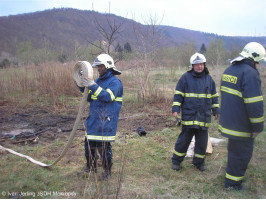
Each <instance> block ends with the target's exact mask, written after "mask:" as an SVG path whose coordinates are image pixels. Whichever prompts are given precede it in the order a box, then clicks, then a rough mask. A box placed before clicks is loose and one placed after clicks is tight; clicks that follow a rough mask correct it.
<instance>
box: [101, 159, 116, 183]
mask: <svg viewBox="0 0 266 200" xmlns="http://www.w3.org/2000/svg"><path fill="white" fill-rule="evenodd" d="M112 166H113V163H107V165H106V166H104V167H103V173H102V177H101V178H100V180H101V181H107V180H108V179H109V178H110V177H111V174H112Z"/></svg>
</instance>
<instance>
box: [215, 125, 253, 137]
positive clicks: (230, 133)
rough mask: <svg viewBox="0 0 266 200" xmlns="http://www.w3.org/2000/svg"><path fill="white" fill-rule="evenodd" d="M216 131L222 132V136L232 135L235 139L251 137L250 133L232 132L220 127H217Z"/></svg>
mask: <svg viewBox="0 0 266 200" xmlns="http://www.w3.org/2000/svg"><path fill="white" fill-rule="evenodd" d="M218 129H219V130H220V131H221V132H223V133H224V134H227V135H232V136H236V137H250V136H251V133H247V132H240V131H234V130H230V129H226V128H224V127H222V126H221V125H219V126H218Z"/></svg>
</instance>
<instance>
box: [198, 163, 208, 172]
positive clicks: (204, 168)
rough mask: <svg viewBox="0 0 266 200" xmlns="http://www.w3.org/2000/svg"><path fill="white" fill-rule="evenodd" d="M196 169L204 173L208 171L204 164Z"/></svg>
mask: <svg viewBox="0 0 266 200" xmlns="http://www.w3.org/2000/svg"><path fill="white" fill-rule="evenodd" d="M196 167H197V169H198V170H200V171H202V172H204V171H205V170H206V167H205V165H204V164H202V165H199V166H196Z"/></svg>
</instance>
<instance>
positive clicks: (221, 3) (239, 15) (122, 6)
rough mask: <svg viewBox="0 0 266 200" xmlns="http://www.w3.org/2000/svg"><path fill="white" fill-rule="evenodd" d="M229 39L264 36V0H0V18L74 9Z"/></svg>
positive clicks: (265, 4) (265, 0) (265, 19)
mask: <svg viewBox="0 0 266 200" xmlns="http://www.w3.org/2000/svg"><path fill="white" fill-rule="evenodd" d="M109 5H110V12H111V13H113V14H116V15H118V16H122V17H126V18H129V19H134V20H136V21H138V22H141V23H144V24H145V21H147V19H148V18H149V17H150V16H152V17H153V18H154V19H155V18H156V19H158V22H160V21H161V22H160V25H169V26H174V27H180V28H186V29H190V30H197V31H202V32H208V33H216V34H219V35H229V36H266V0H0V16H8V15H16V14H22V13H29V12H35V11H42V10H46V9H52V8H62V7H65V8H77V9H80V10H92V9H94V10H95V11H98V12H101V13H105V12H109Z"/></svg>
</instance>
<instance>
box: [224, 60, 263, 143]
mask: <svg viewBox="0 0 266 200" xmlns="http://www.w3.org/2000/svg"><path fill="white" fill-rule="evenodd" d="M263 122H264V116H263V96H262V91H261V80H260V77H259V72H258V70H257V69H256V67H255V65H254V64H253V63H252V62H251V61H250V60H248V59H244V60H242V61H240V62H234V63H233V64H232V65H231V66H230V67H228V68H227V69H226V70H225V71H224V74H223V75H222V80H221V116H220V122H219V130H220V132H221V134H222V135H223V136H225V137H227V138H231V139H238V140H245V139H249V138H250V137H252V134H251V133H253V132H261V131H263Z"/></svg>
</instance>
